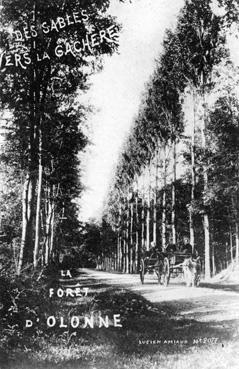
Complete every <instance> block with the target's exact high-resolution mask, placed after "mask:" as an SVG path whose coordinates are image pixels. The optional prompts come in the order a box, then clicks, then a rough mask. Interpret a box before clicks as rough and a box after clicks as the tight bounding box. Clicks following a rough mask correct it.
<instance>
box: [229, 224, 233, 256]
mask: <svg viewBox="0 0 239 369" xmlns="http://www.w3.org/2000/svg"><path fill="white" fill-rule="evenodd" d="M229 234H230V254H231V263H233V239H232V228H231V226H230V230H229Z"/></svg>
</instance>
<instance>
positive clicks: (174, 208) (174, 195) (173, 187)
mask: <svg viewBox="0 0 239 369" xmlns="http://www.w3.org/2000/svg"><path fill="white" fill-rule="evenodd" d="M176 170H177V152H176V138H174V140H173V183H172V214H171V222H172V241H173V244H174V245H176V243H177V238H176V180H177V171H176Z"/></svg>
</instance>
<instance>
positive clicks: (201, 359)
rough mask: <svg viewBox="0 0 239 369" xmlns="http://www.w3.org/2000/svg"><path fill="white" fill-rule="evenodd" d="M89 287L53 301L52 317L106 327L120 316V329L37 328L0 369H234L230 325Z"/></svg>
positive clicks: (235, 349)
mask: <svg viewBox="0 0 239 369" xmlns="http://www.w3.org/2000/svg"><path fill="white" fill-rule="evenodd" d="M94 283H95V282H94ZM94 283H93V282H92V283H91V284H90V286H91V288H90V293H89V295H88V296H87V297H84V298H80V299H71V298H68V299H66V300H62V299H55V300H54V301H52V304H51V306H52V307H54V310H53V311H52V312H51V314H52V315H55V316H58V317H63V318H64V321H65V322H66V321H67V320H69V317H71V316H83V315H89V314H91V313H93V314H99V313H100V314H102V316H105V315H109V319H110V322H111V324H112V316H113V314H120V316H121V323H122V328H120V327H113V326H112V325H110V327H109V328H104V327H103V328H98V327H95V328H93V329H91V328H86V329H83V328H78V329H75V330H74V329H73V328H71V327H69V328H67V329H62V328H59V326H57V327H54V328H52V329H49V328H48V329H45V330H44V329H43V328H42V326H41V329H40V330H38V331H37V333H36V332H34V331H33V332H32V337H30V339H29V335H28V339H26V340H25V341H24V340H23V341H22V344H21V346H20V347H17V348H12V349H11V348H10V349H9V357H8V358H7V357H6V358H5V360H3V361H0V367H1V369H43V368H44V369H108V368H112V369H123V368H124V369H136V368H137V369H156V368H157V369H158V368H160V369H189V368H190V369H194V368H197V369H201V368H203V369H207V368H208V369H209V368H210V369H222V368H231V369H234V368H235V369H237V368H238V362H239V361H238V359H239V342H238V335H237V331H236V326H235V322H234V321H231V322H230V324H228V326H227V327H226V328H225V326H223V325H220V324H219V323H218V322H213V321H211V322H199V321H196V320H194V319H187V318H185V317H184V316H182V315H180V314H179V312H177V311H175V310H174V309H173V308H171V306H170V302H169V303H168V304H166V303H164V304H157V305H156V304H152V303H150V302H148V301H147V300H146V299H145V298H143V297H142V296H139V295H137V294H135V293H133V292H131V291H128V290H125V289H121V288H116V287H109V286H107V285H104V284H101V283H96V284H95V285H94ZM63 301H64V302H63ZM233 327H235V330H234V328H233ZM0 355H1V352H0Z"/></svg>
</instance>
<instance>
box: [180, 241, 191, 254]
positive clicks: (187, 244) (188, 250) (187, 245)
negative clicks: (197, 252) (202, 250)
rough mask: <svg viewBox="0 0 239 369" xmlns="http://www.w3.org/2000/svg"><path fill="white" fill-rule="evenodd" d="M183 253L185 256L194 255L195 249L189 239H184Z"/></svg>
mask: <svg viewBox="0 0 239 369" xmlns="http://www.w3.org/2000/svg"><path fill="white" fill-rule="evenodd" d="M182 253H183V254H188V255H192V253H193V248H192V245H191V244H190V242H189V239H188V237H184V238H183V247H182Z"/></svg>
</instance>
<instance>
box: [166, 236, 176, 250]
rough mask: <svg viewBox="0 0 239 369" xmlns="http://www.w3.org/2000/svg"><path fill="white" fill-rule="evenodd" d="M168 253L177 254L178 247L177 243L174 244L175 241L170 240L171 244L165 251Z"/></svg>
mask: <svg viewBox="0 0 239 369" xmlns="http://www.w3.org/2000/svg"><path fill="white" fill-rule="evenodd" d="M165 251H166V253H169V254H174V253H175V252H177V246H176V245H175V243H173V239H172V238H170V240H169V243H168V245H167V247H166V249H165Z"/></svg>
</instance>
